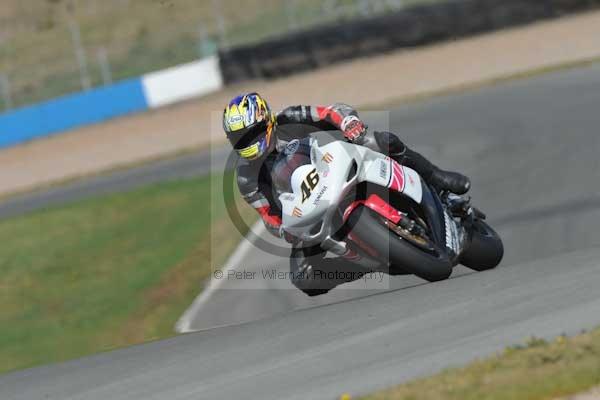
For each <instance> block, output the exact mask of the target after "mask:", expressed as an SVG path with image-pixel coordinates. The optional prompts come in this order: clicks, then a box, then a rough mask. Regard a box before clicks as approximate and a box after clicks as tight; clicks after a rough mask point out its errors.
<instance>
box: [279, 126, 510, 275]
mask: <svg viewBox="0 0 600 400" xmlns="http://www.w3.org/2000/svg"><path fill="white" fill-rule="evenodd" d="M320 142H325V143H322V144H320ZM274 172H275V173H274V187H275V190H276V193H277V194H278V195H279V196H278V199H279V201H280V203H281V209H282V221H283V223H282V229H283V231H284V232H285V234H286V235H291V237H293V238H294V240H295V241H296V247H298V248H302V249H304V251H306V252H311V253H312V254H314V249H315V248H318V249H319V250H320V251H323V252H330V253H333V254H335V255H337V256H338V257H343V258H344V259H345V260H346V261H348V262H351V263H354V264H356V266H357V268H368V269H369V270H376V269H379V270H385V271H386V272H388V273H389V274H390V275H406V274H414V275H416V276H418V277H420V278H423V279H425V280H427V281H431V282H433V281H439V280H443V279H447V278H448V277H449V276H450V275H451V273H452V270H453V268H454V267H455V266H457V265H458V264H463V265H465V266H466V267H468V268H471V269H473V270H476V271H484V270H488V269H492V268H495V267H496V266H497V265H498V264H499V263H500V261H501V260H502V257H503V254H504V248H503V244H502V240H501V238H500V237H499V235H498V234H497V233H496V232H495V231H494V230H493V229H492V228H491V227H490V226H489V225H488V224H487V223H486V222H485V219H486V216H485V214H484V213H483V212H481V211H480V210H478V209H477V208H476V207H474V206H472V205H471V202H470V198H469V197H461V196H457V195H454V194H452V193H448V192H444V191H438V190H436V189H435V188H434V187H432V186H430V185H428V184H427V183H426V182H425V181H424V180H423V179H422V178H421V177H420V176H419V174H418V173H417V172H416V171H414V170H413V169H411V168H408V167H406V166H403V165H400V164H399V163H398V162H396V161H395V160H393V159H392V158H390V157H388V156H386V155H384V154H381V153H378V152H376V151H373V150H371V149H369V148H367V147H365V146H360V145H356V144H351V143H348V142H344V141H339V140H329V141H327V140H321V139H318V140H317V139H315V138H314V137H313V138H310V139H302V140H294V141H292V142H290V143H289V144H288V145H287V146H286V148H285V149H284V152H283V154H282V156H281V157H280V159H279V160H278V161H277V162H276V163H275V168H274Z"/></svg>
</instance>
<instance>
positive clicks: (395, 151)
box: [223, 92, 470, 296]
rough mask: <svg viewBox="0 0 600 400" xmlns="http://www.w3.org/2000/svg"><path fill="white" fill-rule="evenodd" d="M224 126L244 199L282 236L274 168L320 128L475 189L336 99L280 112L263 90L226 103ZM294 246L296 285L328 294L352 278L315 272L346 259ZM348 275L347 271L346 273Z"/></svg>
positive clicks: (431, 179) (428, 176)
mask: <svg viewBox="0 0 600 400" xmlns="http://www.w3.org/2000/svg"><path fill="white" fill-rule="evenodd" d="M223 129H224V131H225V133H226V135H227V138H228V139H229V141H230V143H231V145H232V146H233V148H234V149H235V151H236V152H237V153H238V155H239V156H240V160H239V163H238V166H237V171H236V172H237V183H238V188H239V190H240V192H241V194H242V196H243V198H244V200H245V201H246V202H247V203H248V204H250V205H251V206H252V207H253V208H254V209H255V210H256V211H257V212H258V214H259V215H260V217H261V218H262V220H263V222H264V224H265V226H266V227H267V229H268V230H269V231H270V232H271V233H272V234H274V235H276V236H279V237H281V235H282V232H280V228H281V210H280V207H279V201H278V200H277V198H276V196H275V195H274V193H273V190H272V177H271V174H270V172H271V169H272V167H273V163H274V161H275V159H276V158H277V155H278V154H279V153H280V152H282V151H283V150H284V149H285V147H286V145H288V144H289V142H290V141H292V140H294V139H302V138H306V137H308V136H309V135H310V134H311V133H314V132H318V131H341V132H342V133H343V135H344V137H345V138H346V140H348V141H350V142H354V143H357V144H361V145H364V146H367V147H369V148H371V149H372V150H375V151H378V152H381V153H383V154H386V155H388V156H390V157H391V158H393V159H394V160H396V161H398V162H399V163H400V164H402V165H405V166H407V167H409V168H412V169H414V170H415V171H417V172H418V173H419V174H420V175H421V176H422V177H423V179H425V181H427V182H428V183H429V184H431V185H432V186H434V187H436V188H438V189H442V190H448V191H450V192H453V193H455V194H458V195H461V194H464V193H466V192H467V191H468V190H469V188H470V180H469V178H467V177H466V176H464V175H462V174H459V173H457V172H449V171H444V170H442V169H440V168H438V167H436V166H435V165H433V164H432V163H431V162H430V161H429V160H427V159H426V158H425V157H423V156H422V155H421V154H419V153H417V152H415V151H414V150H411V149H410V148H408V147H407V146H406V145H405V144H404V143H402V141H401V140H400V139H399V138H398V136H397V135H395V134H393V133H391V132H373V133H371V132H367V127H366V125H365V124H364V123H363V121H362V120H361V119H360V118H359V116H358V113H357V112H356V110H355V109H354V108H352V107H351V106H349V105H347V104H343V103H335V104H332V105H330V106H327V107H325V106H307V105H296V106H290V107H287V108H285V109H284V110H283V111H281V112H279V113H277V114H276V113H274V112H273V111H272V110H271V108H270V107H269V105H268V103H267V101H266V100H265V99H264V98H262V97H261V96H260V95H259V94H258V93H254V92H253V93H247V94H243V95H239V96H236V97H235V98H233V99H232V100H231V101H230V102H229V104H228V105H227V106H226V107H225V110H224V113H223ZM300 253H301V252H299V251H297V250H296V249H293V250H292V257H291V269H292V271H291V276H292V283H293V284H294V285H295V286H296V287H298V288H299V289H301V290H302V291H304V292H305V293H306V294H308V295H310V296H313V295H318V294H322V293H326V292H327V291H329V290H331V289H332V288H333V287H335V286H336V285H338V284H340V283H344V282H347V281H348V280H352V279H347V278H342V279H341V280H338V281H330V280H328V281H323V280H322V279H318V278H317V275H319V276H326V275H325V274H322V275H321V274H315V273H314V272H315V270H317V269H324V270H326V271H331V270H340V269H341V270H343V269H344V267H345V264H347V263H344V262H343V261H342V260H336V259H324V258H322V257H318V256H315V257H311V258H310V259H306V258H305V257H302V254H300ZM344 276H347V275H344Z"/></svg>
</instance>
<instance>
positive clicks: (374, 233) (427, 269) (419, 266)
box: [347, 206, 452, 282]
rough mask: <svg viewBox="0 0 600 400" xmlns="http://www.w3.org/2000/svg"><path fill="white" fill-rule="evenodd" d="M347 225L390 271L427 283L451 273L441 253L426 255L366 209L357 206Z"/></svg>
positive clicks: (450, 268)
mask: <svg viewBox="0 0 600 400" xmlns="http://www.w3.org/2000/svg"><path fill="white" fill-rule="evenodd" d="M347 222H348V227H349V228H350V234H351V235H352V237H357V239H359V240H360V241H361V242H363V246H368V247H369V248H370V249H372V250H373V251H375V252H376V253H377V254H378V256H379V257H380V258H382V259H383V260H385V261H386V262H389V263H390V269H391V270H392V272H393V271H394V270H395V271H403V272H407V273H411V274H414V275H416V276H418V277H420V278H422V279H425V280H427V281H430V282H435V281H441V280H444V279H447V278H448V277H449V276H450V275H451V274H452V263H451V261H450V260H449V259H448V256H447V255H446V254H445V253H444V252H443V251H437V250H434V251H432V252H426V251H423V250H422V249H419V248H417V247H416V246H414V245H413V244H411V243H409V242H407V241H406V240H404V239H402V238H400V237H399V236H398V235H396V234H395V233H394V232H392V231H391V230H390V229H389V228H388V227H387V226H385V225H384V223H383V221H382V218H381V217H380V216H379V215H378V214H376V213H375V212H374V211H372V210H371V209H369V208H368V207H364V206H359V207H357V208H356V209H355V210H354V211H353V212H352V213H351V214H350V216H349V217H348V221H347Z"/></svg>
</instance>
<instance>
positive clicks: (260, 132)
mask: <svg viewBox="0 0 600 400" xmlns="http://www.w3.org/2000/svg"><path fill="white" fill-rule="evenodd" d="M274 128H275V115H274V114H273V113H272V112H271V108H270V107H269V104H267V102H266V101H265V99H263V98H262V97H261V96H260V95H259V94H258V93H248V94H245V95H240V96H237V97H235V98H234V99H232V100H231V101H230V102H229V105H227V107H225V111H224V112H223V130H225V134H226V135H227V139H229V142H231V145H232V146H233V148H234V149H235V150H236V151H237V152H238V154H239V155H240V157H243V158H245V159H246V160H256V159H259V158H261V157H262V156H263V155H265V154H267V153H269V152H270V151H271V150H272V149H273V148H274V144H275V140H274V139H272V138H271V136H272V134H273V129H274Z"/></svg>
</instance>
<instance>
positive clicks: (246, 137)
mask: <svg viewBox="0 0 600 400" xmlns="http://www.w3.org/2000/svg"><path fill="white" fill-rule="evenodd" d="M269 131H270V127H269V124H268V123H267V121H261V122H259V123H258V124H256V125H254V126H251V127H249V128H246V129H243V130H239V131H235V132H232V133H229V134H228V135H227V138H228V139H229V142H230V143H231V145H232V146H233V148H234V149H235V150H236V151H237V153H238V154H239V155H240V156H241V157H243V158H245V159H247V160H255V159H257V158H260V157H262V155H263V154H264V153H265V152H266V151H267V148H268V147H269V140H270V132H269Z"/></svg>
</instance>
